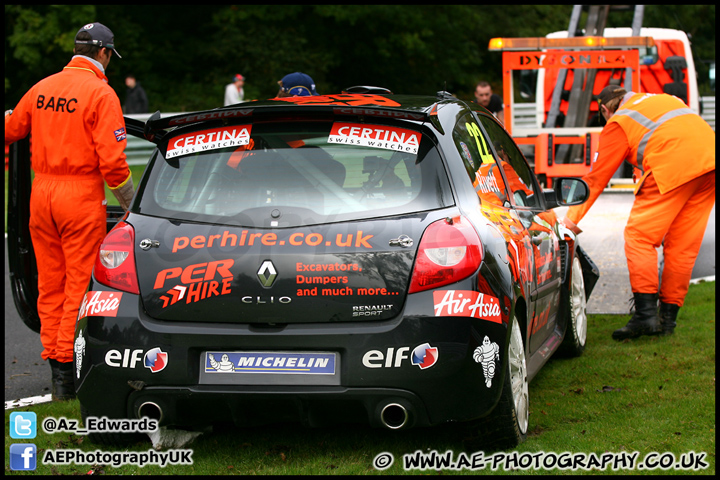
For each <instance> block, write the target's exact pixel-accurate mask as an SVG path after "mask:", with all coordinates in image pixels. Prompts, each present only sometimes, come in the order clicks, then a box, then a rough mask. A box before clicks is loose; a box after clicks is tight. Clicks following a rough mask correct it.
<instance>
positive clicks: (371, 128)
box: [328, 122, 422, 154]
mask: <svg viewBox="0 0 720 480" xmlns="http://www.w3.org/2000/svg"><path fill="white" fill-rule="evenodd" d="M421 139H422V134H420V133H419V132H416V131H414V130H408V129H406V128H397V127H389V126H387V125H368V124H365V123H344V122H343V123H334V124H333V126H332V129H331V130H330V136H329V137H328V143H341V144H347V145H358V146H361V147H371V148H382V149H385V150H393V151H396V152H405V153H414V154H417V153H418V148H419V146H420V140H421Z"/></svg>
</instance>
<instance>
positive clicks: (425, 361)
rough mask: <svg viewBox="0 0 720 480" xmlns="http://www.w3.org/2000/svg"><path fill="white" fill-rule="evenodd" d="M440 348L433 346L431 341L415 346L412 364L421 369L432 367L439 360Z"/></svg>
mask: <svg viewBox="0 0 720 480" xmlns="http://www.w3.org/2000/svg"><path fill="white" fill-rule="evenodd" d="M437 357H438V350H437V348H434V347H431V346H430V344H429V343H423V344H422V345H420V346H418V347H415V350H413V353H412V364H413V365H417V366H418V367H420V369H421V370H425V369H426V368H430V367H432V366H433V365H435V362H437Z"/></svg>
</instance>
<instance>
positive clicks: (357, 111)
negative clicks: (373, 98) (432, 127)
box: [333, 107, 425, 120]
mask: <svg viewBox="0 0 720 480" xmlns="http://www.w3.org/2000/svg"><path fill="white" fill-rule="evenodd" d="M333 113H335V115H362V116H368V115H369V116H372V117H385V118H399V119H403V120H424V119H425V115H424V114H422V113H412V112H396V111H393V110H378V109H374V108H373V109H371V108H357V107H356V108H353V107H348V108H341V107H338V108H334V109H333Z"/></svg>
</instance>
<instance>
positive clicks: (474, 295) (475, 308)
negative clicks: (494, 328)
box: [433, 290, 502, 323]
mask: <svg viewBox="0 0 720 480" xmlns="http://www.w3.org/2000/svg"><path fill="white" fill-rule="evenodd" d="M433 302H434V304H435V316H436V317H472V318H481V319H483V320H487V321H490V322H495V323H501V322H502V320H501V318H500V301H499V300H498V299H497V298H495V297H493V296H491V295H488V294H487V293H480V292H474V291H472V290H438V291H435V292H433Z"/></svg>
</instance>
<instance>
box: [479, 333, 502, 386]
mask: <svg viewBox="0 0 720 480" xmlns="http://www.w3.org/2000/svg"><path fill="white" fill-rule="evenodd" d="M473 360H475V362H477V363H479V364H480V365H482V369H483V375H484V376H485V386H486V387H488V388H490V387H491V386H492V379H493V377H495V362H499V361H500V346H499V345H498V344H497V343H495V342H490V338H489V337H488V336H487V335H485V338H484V339H483V343H482V345H480V346H479V347H477V348H476V349H475V351H474V352H473Z"/></svg>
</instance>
